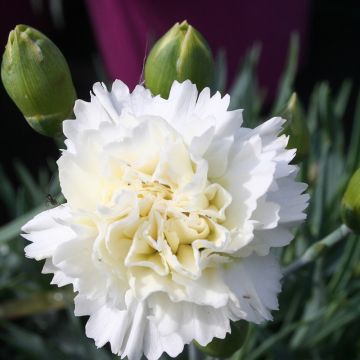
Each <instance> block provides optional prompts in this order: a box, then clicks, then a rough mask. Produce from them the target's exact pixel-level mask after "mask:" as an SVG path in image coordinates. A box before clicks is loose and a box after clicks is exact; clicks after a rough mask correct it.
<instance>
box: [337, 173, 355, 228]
mask: <svg viewBox="0 0 360 360" xmlns="http://www.w3.org/2000/svg"><path fill="white" fill-rule="evenodd" d="M341 217H342V220H343V222H344V223H345V225H347V226H348V227H349V228H350V229H351V230H353V231H354V232H355V233H358V234H360V168H359V169H357V171H356V172H355V173H354V175H353V176H352V177H351V179H350V181H349V183H348V185H347V188H346V191H345V194H344V196H343V199H342V203H341Z"/></svg>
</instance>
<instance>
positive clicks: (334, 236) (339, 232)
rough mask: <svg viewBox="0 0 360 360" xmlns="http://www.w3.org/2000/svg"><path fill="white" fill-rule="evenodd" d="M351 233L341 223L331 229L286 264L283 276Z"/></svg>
mask: <svg viewBox="0 0 360 360" xmlns="http://www.w3.org/2000/svg"><path fill="white" fill-rule="evenodd" d="M350 233H351V230H350V229H349V228H348V227H347V226H346V225H344V224H343V225H341V226H340V227H338V228H337V229H336V230H335V231H333V232H332V233H331V234H329V235H328V236H326V237H324V238H323V239H322V240H320V241H318V242H316V243H315V244H313V245H311V246H310V247H309V248H308V249H307V250H306V251H305V253H304V254H303V255H302V256H301V257H300V258H299V259H297V260H295V261H294V262H293V263H292V264H290V265H289V266H287V267H286V268H285V269H284V270H283V274H284V276H287V275H289V274H291V273H293V272H295V271H297V270H299V269H301V268H302V267H303V266H305V265H307V264H309V263H311V262H313V261H315V260H316V259H317V258H319V257H320V256H321V255H323V254H324V253H325V252H326V251H327V250H328V249H329V248H331V247H332V246H334V245H335V244H337V243H338V242H339V241H341V240H342V239H343V238H345V237H346V236H347V235H349V234H350Z"/></svg>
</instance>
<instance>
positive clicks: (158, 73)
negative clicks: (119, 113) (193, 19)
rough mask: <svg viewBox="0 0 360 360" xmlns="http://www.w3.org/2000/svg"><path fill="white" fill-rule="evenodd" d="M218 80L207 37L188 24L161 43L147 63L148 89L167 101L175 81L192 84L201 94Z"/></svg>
mask: <svg viewBox="0 0 360 360" xmlns="http://www.w3.org/2000/svg"><path fill="white" fill-rule="evenodd" d="M213 76H214V60H213V57H212V54H211V50H210V48H209V46H208V44H207V42H206V40H205V39H204V38H203V36H202V35H201V34H200V33H199V32H198V31H197V30H195V29H194V28H193V27H192V26H191V25H189V24H188V23H187V22H186V21H183V22H182V23H181V24H179V23H176V24H175V25H174V26H173V27H172V28H171V29H170V30H169V31H168V32H167V33H166V34H165V35H164V36H163V37H162V38H161V39H159V40H158V41H157V42H156V44H155V45H154V47H153V48H152V50H151V51H150V54H149V56H148V57H147V60H146V63H145V85H146V87H147V88H148V89H150V90H151V92H152V93H153V94H154V95H158V94H160V95H161V96H162V97H163V98H167V97H168V95H169V91H170V88H171V85H172V83H173V82H174V80H178V81H179V82H183V81H185V80H187V79H189V80H191V81H192V82H193V83H194V84H195V85H196V86H197V88H198V90H199V91H201V90H202V89H203V88H204V87H206V86H209V85H210V84H211V82H212V79H213Z"/></svg>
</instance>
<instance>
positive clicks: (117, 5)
mask: <svg viewBox="0 0 360 360" xmlns="http://www.w3.org/2000/svg"><path fill="white" fill-rule="evenodd" d="M87 6H88V9H89V13H90V17H91V21H92V23H93V27H94V28H95V30H96V31H95V35H96V39H97V42H98V46H99V48H100V51H101V53H102V56H103V59H104V63H105V66H106V69H107V71H108V74H109V77H110V79H111V80H112V79H115V78H118V79H121V80H123V81H124V82H125V83H127V84H128V85H129V87H130V88H133V87H134V86H135V85H136V84H137V83H138V82H139V80H140V77H141V71H142V66H143V60H144V57H145V55H146V52H147V51H149V49H147V47H149V45H147V44H149V43H150V44H151V43H153V42H154V40H155V39H157V38H158V37H159V36H161V35H162V34H164V33H165V32H166V31H167V30H168V29H169V28H170V27H171V26H172V25H173V24H174V23H175V22H181V21H183V20H187V21H188V22H189V23H190V24H191V25H193V26H194V27H195V28H197V29H198V30H199V31H200V32H201V33H202V34H203V35H204V36H205V37H206V38H207V40H208V42H209V44H210V46H211V48H212V49H213V51H214V53H217V51H218V50H219V49H224V50H225V51H226V56H227V63H228V70H229V76H228V78H229V79H233V78H234V75H235V74H236V70H237V69H238V66H239V62H240V60H241V59H242V57H243V56H244V54H245V53H246V51H247V50H248V49H249V48H251V46H253V44H254V43H255V42H259V43H261V49H262V51H261V60H260V64H259V78H260V83H261V85H262V86H263V87H265V89H267V91H268V94H269V95H270V98H271V97H272V95H273V94H274V92H275V90H276V86H277V82H278V79H279V76H280V74H281V71H282V69H283V67H284V63H285V61H286V54H287V49H288V45H289V40H290V36H291V33H293V32H297V33H298V34H299V35H300V39H301V42H302V43H301V51H302V53H301V55H300V61H302V60H303V59H304V53H305V52H306V44H304V41H305V39H306V33H307V28H308V17H309V1H308V0H292V1H289V0H272V1H269V0H251V1H249V0H216V1H215V0H197V1H196V0H193V1H188V0H182V1H169V0H102V1H99V0H87ZM228 85H231V81H229V82H228ZM268 100H269V99H268Z"/></svg>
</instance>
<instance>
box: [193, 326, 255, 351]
mask: <svg viewBox="0 0 360 360" xmlns="http://www.w3.org/2000/svg"><path fill="white" fill-rule="evenodd" d="M248 327H249V323H248V322H247V321H244V320H240V321H237V322H231V332H230V333H227V334H226V336H225V339H218V338H214V339H213V340H212V341H211V342H210V343H209V344H207V345H206V346H201V345H199V344H198V343H196V342H195V345H196V346H197V348H198V349H200V350H201V351H202V352H203V353H205V354H206V355H209V356H212V357H215V358H228V357H230V356H231V355H233V354H234V353H235V352H236V351H238V350H239V349H240V348H241V347H242V345H243V344H244V342H245V339H246V335H247V332H248Z"/></svg>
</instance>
